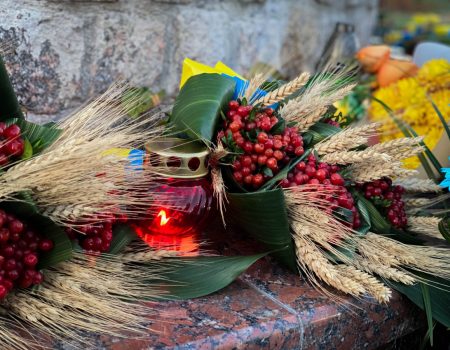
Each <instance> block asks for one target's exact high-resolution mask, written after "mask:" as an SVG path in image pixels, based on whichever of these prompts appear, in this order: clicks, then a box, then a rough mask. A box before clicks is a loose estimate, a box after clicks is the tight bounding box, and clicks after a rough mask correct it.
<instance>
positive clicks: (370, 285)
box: [336, 265, 392, 303]
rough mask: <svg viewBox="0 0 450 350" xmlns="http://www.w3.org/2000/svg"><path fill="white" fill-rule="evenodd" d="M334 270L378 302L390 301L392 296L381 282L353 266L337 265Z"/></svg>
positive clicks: (389, 290)
mask: <svg viewBox="0 0 450 350" xmlns="http://www.w3.org/2000/svg"><path fill="white" fill-rule="evenodd" d="M336 268H337V269H338V271H339V272H340V273H341V274H343V275H344V276H346V277H348V278H351V279H353V280H355V281H357V282H359V283H360V284H361V285H362V286H364V288H365V289H366V290H367V292H368V293H369V294H370V295H372V296H373V297H374V298H375V299H376V300H377V301H378V302H380V303H387V302H388V301H389V300H390V298H391V296H392V291H391V289H390V288H388V287H387V286H385V285H384V284H383V283H382V282H380V281H379V280H378V279H376V278H375V277H373V276H372V275H369V274H368V273H366V272H364V271H361V270H358V269H357V268H355V267H353V266H347V265H338V266H336Z"/></svg>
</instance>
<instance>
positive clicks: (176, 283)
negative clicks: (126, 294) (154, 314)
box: [157, 254, 266, 300]
mask: <svg viewBox="0 0 450 350" xmlns="http://www.w3.org/2000/svg"><path fill="white" fill-rule="evenodd" d="M264 255H266V254H257V255H251V256H198V257H192V258H188V257H186V258H176V259H165V260H164V262H163V263H162V267H163V269H162V271H161V272H160V273H159V274H160V275H162V276H163V278H164V280H165V281H169V283H167V284H166V283H163V286H162V288H163V290H164V291H166V294H165V295H163V296H162V297H160V299H165V300H183V299H190V298H197V297H201V296H204V295H208V294H211V293H214V292H216V291H218V290H220V289H222V288H224V287H226V286H227V285H229V284H230V283H231V282H233V281H234V280H235V279H236V278H237V277H238V276H239V275H240V274H241V273H242V272H244V271H245V270H246V269H247V268H248V267H250V266H251V265H252V264H253V263H254V262H255V261H257V260H258V259H260V258H262V257H263V256H264ZM157 283H158V284H161V282H157Z"/></svg>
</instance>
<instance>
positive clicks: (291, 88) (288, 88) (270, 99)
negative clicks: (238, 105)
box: [255, 72, 310, 106]
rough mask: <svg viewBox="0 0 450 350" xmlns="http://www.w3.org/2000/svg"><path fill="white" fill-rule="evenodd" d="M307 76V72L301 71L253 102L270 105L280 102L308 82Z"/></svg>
mask: <svg viewBox="0 0 450 350" xmlns="http://www.w3.org/2000/svg"><path fill="white" fill-rule="evenodd" d="M309 77H310V75H309V73H306V72H304V73H301V74H300V75H299V76H298V77H297V78H295V79H293V80H291V81H290V82H288V83H286V84H284V85H282V86H280V87H279V88H278V89H276V90H273V91H271V92H269V93H268V94H267V95H265V96H263V97H261V98H259V99H258V100H256V101H255V104H257V103H262V105H263V106H270V105H271V104H274V103H277V102H280V101H282V100H284V99H285V98H287V97H288V96H290V95H292V94H293V93H294V92H296V91H298V90H299V89H300V88H301V87H302V86H304V85H305V84H306V83H307V82H308V80H309Z"/></svg>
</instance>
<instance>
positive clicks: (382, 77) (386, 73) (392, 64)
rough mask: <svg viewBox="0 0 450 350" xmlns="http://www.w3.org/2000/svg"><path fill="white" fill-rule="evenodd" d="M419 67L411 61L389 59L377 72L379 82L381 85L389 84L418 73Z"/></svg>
mask: <svg viewBox="0 0 450 350" xmlns="http://www.w3.org/2000/svg"><path fill="white" fill-rule="evenodd" d="M418 69H419V67H417V66H416V65H415V64H414V63H412V62H410V61H399V60H388V61H387V62H386V63H384V64H383V65H382V66H381V68H380V69H379V70H378V73H377V82H378V85H379V86H380V87H385V86H388V85H390V84H392V83H395V82H396V81H398V80H400V79H402V78H408V77H412V76H414V75H416V74H417V71H418Z"/></svg>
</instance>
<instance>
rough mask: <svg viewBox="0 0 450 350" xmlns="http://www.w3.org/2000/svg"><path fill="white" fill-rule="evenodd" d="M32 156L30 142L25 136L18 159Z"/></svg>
mask: <svg viewBox="0 0 450 350" xmlns="http://www.w3.org/2000/svg"><path fill="white" fill-rule="evenodd" d="M32 156H33V146H32V145H31V142H30V141H28V139H27V138H25V141H24V148H23V153H22V156H21V157H20V159H22V160H27V159H30V158H31V157H32Z"/></svg>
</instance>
